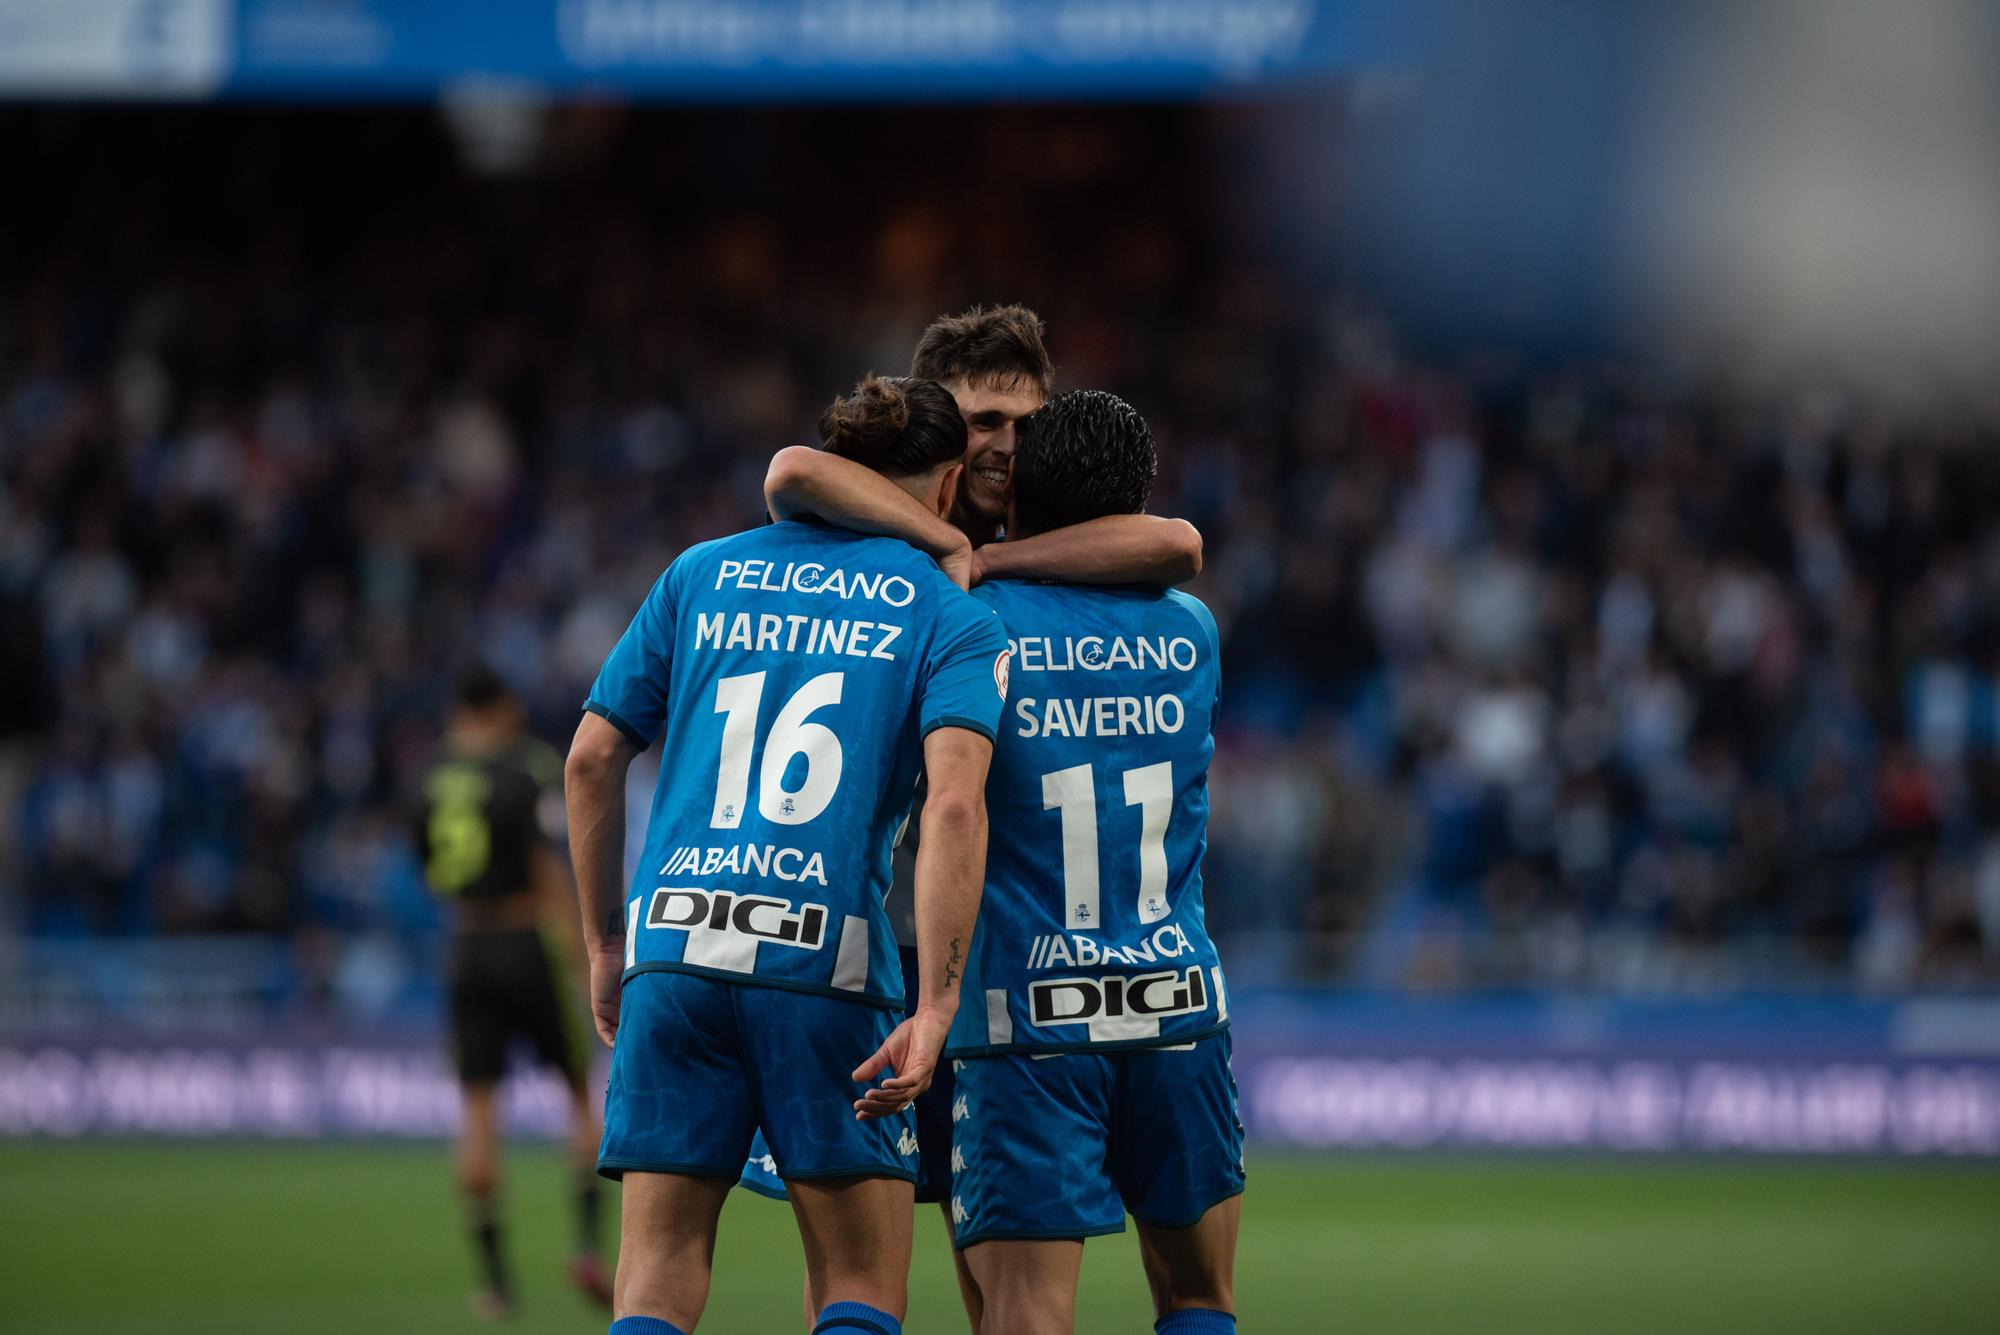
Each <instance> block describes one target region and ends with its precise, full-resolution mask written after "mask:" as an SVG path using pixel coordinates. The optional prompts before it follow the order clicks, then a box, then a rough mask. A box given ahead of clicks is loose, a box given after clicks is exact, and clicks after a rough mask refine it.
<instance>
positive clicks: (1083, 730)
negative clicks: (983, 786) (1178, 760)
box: [1014, 695, 1187, 737]
mask: <svg viewBox="0 0 2000 1335" xmlns="http://www.w3.org/2000/svg"><path fill="white" fill-rule="evenodd" d="M1014 717H1015V718H1016V719H1017V720H1018V721H1019V726H1017V727H1016V728H1015V729H1014V731H1015V733H1016V735H1018V736H1021V737H1153V736H1157V735H1158V734H1160V733H1169V734H1171V733H1176V732H1179V731H1180V730H1181V729H1182V728H1183V727H1185V726H1186V725H1187V706H1186V705H1184V704H1182V703H1181V698H1180V697H1179V696H1178V695H1093V696H1088V697H1086V698H1084V699H1081V700H1066V699H1063V698H1062V697H1061V696H1050V697H1048V698H1046V699H1036V698H1035V697H1034V696H1029V695H1024V696H1022V697H1021V698H1020V699H1018V700H1016V701H1015V702H1014Z"/></svg>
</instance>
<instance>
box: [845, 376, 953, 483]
mask: <svg viewBox="0 0 2000 1335" xmlns="http://www.w3.org/2000/svg"><path fill="white" fill-rule="evenodd" d="M819 438H820V439H821V440H822V441H823V442H825V447H826V450H827V452H828V453H829V454H837V455H839V456H840V457H841V458H843V459H852V460H854V462H855V463H858V464H865V465H867V466H868V467H870V468H872V469H874V470H875V471H876V472H878V473H886V474H888V475H889V476H890V477H916V476H918V475H919V474H922V473H928V472H930V471H931V470H932V469H933V468H937V467H939V466H940V465H943V464H955V463H957V462H958V461H959V460H961V459H963V458H964V457H965V419H964V418H963V417H961V416H959V412H958V401H957V400H956V399H953V398H952V397H951V395H950V394H949V393H947V392H946V391H945V388H944V386H942V385H940V384H938V383H937V382H936V381H934V380H917V379H913V378H910V377H907V376H879V375H869V376H865V377H863V378H862V381H861V383H860V384H858V385H856V386H855V387H854V392H853V393H852V394H850V395H848V396H847V397H846V398H844V399H835V400H834V401H833V402H832V403H831V404H830V405H828V407H827V410H826V411H825V412H823V413H821V414H820V415H819Z"/></svg>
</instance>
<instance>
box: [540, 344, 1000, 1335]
mask: <svg viewBox="0 0 2000 1335" xmlns="http://www.w3.org/2000/svg"><path fill="white" fill-rule="evenodd" d="M821 431H822V433H823V435H824V437H825V441H826V445H827V449H828V451H829V452H830V453H829V457H839V458H841V459H842V460H843V461H845V462H846V463H847V464H848V465H849V466H856V467H863V468H867V469H869V470H871V472H872V473H873V475H875V476H879V477H881V478H882V479H883V480H884V481H885V482H886V483H887V485H890V486H893V487H895V488H896V489H897V490H898V491H899V493H900V494H902V495H904V496H905V497H906V498H908V499H909V500H910V501H911V502H912V503H913V504H916V505H919V506H921V507H923V508H924V509H925V510H926V511H928V512H929V513H931V514H933V515H938V516H942V515H944V514H946V513H948V512H949V511H950V509H951V506H952V501H953V497H954V495H955V493H956V490H957V486H958V479H959V475H960V473H961V471H962V469H963V457H964V453H965V424H964V421H963V419H962V418H960V416H959V415H958V413H957V411H956V405H955V404H954V403H953V401H952V398H951V396H950V395H949V394H948V393H946V392H945V390H943V389H942V388H941V387H939V386H938V385H937V384H935V383H933V382H931V381H927V380H915V379H893V380H892V379H883V378H878V377H874V376H870V377H869V378H867V379H865V380H863V381H862V382H861V384H860V385H859V386H857V387H856V389H855V392H854V393H853V394H851V395H849V396H847V397H845V398H843V399H840V400H838V401H836V402H835V403H834V404H833V405H832V406H830V407H829V408H828V409H827V410H826V413H825V414H824V416H823V417H822V418H821ZM1006 653H1007V641H1006V636H1005V634H1004V632H1003V631H1002V629H1001V627H1000V622H999V618H997V617H996V616H994V615H993V614H992V613H991V612H990V611H988V610H987V609H985V608H983V607H981V606H980V605H979V604H978V603H977V602H976V601H974V600H973V599H972V598H971V597H969V596H968V595H967V594H966V593H965V592H964V591H963V590H962V589H960V588H958V587H956V586H955V585H954V584H953V583H952V582H951V581H950V580H949V579H947V578H946V577H945V576H944V574H943V573H942V572H941V571H940V570H939V569H938V567H937V565H936V563H935V562H933V561H932V560H931V559H930V558H928V557H926V556H925V555H923V554H922V553H920V552H918V551H916V550H914V549H913V548H911V547H910V546H909V545H908V544H907V543H904V542H901V541H898V540H896V539H893V538H887V537H879V536H871V535H868V534H864V533H857V532H853V531H851V530H848V529H843V528H835V527H833V526H831V525H828V524H826V523H823V522H821V521H819V520H817V519H809V518H801V519H792V520H785V521H781V522H778V523H774V524H770V525H767V526H765V527H762V528H758V529H753V530H751V531H749V532H745V533H738V534H736V535H734V536H732V537H728V538H723V539H720V540H718V541H715V542H708V543H703V544H700V545H698V546H695V547H692V548H689V549H688V550H687V551H685V552H683V553H682V554H681V555H680V557H679V558H678V559H676V560H675V561H674V563H673V565H672V566H670V567H669V568H668V569H667V571H666V573H664V574H663V575H661V577H660V579H659V581H658V583H656V584H655V585H654V587H653V590H652V592H651V594H649V595H648V596H647V598H646V601H645V603H644V605H643V606H641V607H640V609H639V612H638V615H637V616H635V617H634V618H633V621H632V624H631V626H630V628H629V629H628V630H627V631H626V632H625V635H624V637H623V638H622V639H621V640H620V641H619V643H618V645H617V646H616V647H615V648H614V649H613V650H612V652H611V655H610V657H609V658H607V659H606V660H605V664H604V668H603V670H602V671H601V672H600V673H599V675H598V678H597V681H596V684H595V685H593V686H592V688H591V691H590V696H589V698H588V700H587V701H586V703H585V705H584V710H585V712H584V716H583V719H582V721H581V723H580V724H579V725H578V727H577V733H576V739H575V742H574V743H573V744H572V746H571V749H570V756H569V763H568V767H567V779H568V798H569V828H570V848H571V853H572V855H573V857H574V860H575V863H576V873H577V884H578V887H579V890H580V893H581V897H582V900H583V907H584V930H585V935H586V938H587V942H588V944H589V947H590V959H591V1000H592V1011H593V1014H594V1016H595V1019H596V1023H597V1029H598V1033H599V1035H600V1037H602V1038H603V1039H604V1041H605V1042H607V1043H610V1044H611V1045H612V1059H611V1084H610V1088H609V1090H608V1091H607V1093H606V1096H605V1114H604V1139H603V1144H602V1147H601V1149H600V1151H599V1155H598V1171H599V1172H601V1173H603V1174H604V1175H605V1176H607V1177H614V1178H622V1179H623V1180H624V1183H625V1190H624V1203H623V1223H624V1232H623V1245H622V1248H621V1251H620V1255H619V1259H618V1271H617V1277H616V1282H615V1286H614V1298H613V1312H614V1315H615V1316H616V1318H617V1319H616V1320H615V1321H613V1323H612V1326H611V1329H612V1332H613V1335H685V1332H687V1331H690V1330H692V1329H693V1328H694V1325H695V1322H696V1321H697V1320H698V1319H699V1318H700V1316H701V1313H702V1309H703V1308H704V1307H705V1306H706V1304H707V1299H708V1285H709V1273H710V1266H711V1262H712V1258H713V1255H714V1247H715V1232H716V1223H717V1218H718V1216H719V1214H720V1212H721V1209H722V1203H723V1200H724V1199H725V1198H726V1196H727V1195H728V1191H729V1188H730V1187H731V1186H732V1185H733V1184H734V1183H735V1181H736V1178H737V1175H738V1173H739V1172H740V1171H741V1168H742V1165H743V1162H744V1159H745V1157H746V1155H747V1154H748V1153H749V1151H750V1147H751V1142H752V1138H753V1136H754V1135H755V1134H756V1133H757V1132H758V1131H759V1130H760V1129H761V1131H762V1132H763V1134H764V1136H765V1138H766V1140H767V1143H768V1149H769V1154H770V1157H771V1159H772V1161H773V1164H774V1166H775V1167H776V1169H777V1172H778V1175H779V1176H780V1177H781V1178H782V1179H783V1180H784V1182H785V1185H786V1188H787V1190H788V1191H789V1193H790V1196H791V1199H792V1204H793V1210H794V1213H795V1214H796V1215H797V1218H798V1222H799V1230H800V1234H801V1236H802V1238H803V1240H804V1243H805V1254H806V1264H807V1284H808V1292H809V1293H811V1294H812V1295H813V1297H814V1300H815V1306H816V1308H817V1311H816V1313H814V1320H815V1325H814V1329H815V1330H817V1331H818V1332H820V1335H898V1332H900V1330H901V1322H902V1319H903V1316H904V1313H905V1311H906V1310H907V1301H908V1294H907V1287H906V1286H907V1282H908V1277H909V1261H910V1231H911V1220H912V1215H913V1213H914V1198H913V1184H914V1181H915V1179H916V1177H917V1166H916V1157H917V1155H916V1148H917V1146H916V1125H915V1122H914V1120H913V1118H912V1115H911V1112H910V1104H911V1103H912V1101H913V1100H914V1099H915V1098H916V1097H917V1096H918V1095H919V1094H921V1093H922V1092H923V1091H924V1089H925V1088H926V1087H927V1086H928V1084H929V1083H930V1081H931V1078H932V1073H933V1071H934V1070H935V1068H936V1066H937V1063H938V1053H939V1051H940V1049H941V1047H942V1044H943V1042H944V1038H945V1034H946V1032H947V1031H948V1029H949V1027H950V1024H951V1020H952V1017H953V1015H954V1014H955V1012H956V1009H957V1004H958V984H959V977H960V975H961V973H962V972H963V970H964V967H965V955H966V951H967V950H968V949H969V947H970V942H971V935H972V923H973V919H974V916H975V914H976V912H977V909H978V904H979V894H980V886H981V883H982V879H983V874H984V869H985V856H986V812H985V803H984V798H983V792H984V788H985V781H986V767H987V763H988V760H989V758H990V757H991V755H992V738H993V735H994V730H995V728H996V727H997V725H998V721H999V715H1000V709H1001V704H1002V699H1001V693H1000V692H999V691H997V690H996V689H995V681H996V677H997V675H998V672H999V665H1000V664H1002V663H1003V662H1004V661H1005V658H1006ZM656 739H657V740H661V741H662V744H663V753H662V757H661V765H660V774H661V780H660V784H659V787H658V789H657V790H656V792H655V795H654V800H653V811H652V816H651V819H650V821H649V823H648V825H647V830H646V842H645V846H644V849H643V851H642V853H641V855H640V861H639V864H638V869H637V871H636V872H635V873H634V876H633V878H632V881H631V884H630V887H629V891H628V890H627V888H626V887H624V886H622V885H621V880H622V875H621V873H622V867H623V862H624V844H625V837H624V810H625V806H624V803H625V775H626V770H627V769H628V768H629V766H630V764H631V761H632V758H633V757H634V756H635V755H637V754H638V752H639V751H641V750H644V749H645V748H647V747H648V746H650V745H652V743H653V742H654V741H655V740H656ZM920 764H921V765H922V766H923V768H924V769H925V771H926V772H927V773H928V774H929V776H930V784H931V806H930V819H931V820H933V821H934V822H936V823H937V825H938V826H939V828H940V830H941V832H942V833H941V834H940V837H938V838H936V839H934V840H932V841H929V842H927V843H926V844H925V845H924V848H923V851H922V854H921V856H920V857H919V860H918V863H917V866H916V869H915V901H916V919H917V922H916V935H917V968H916V973H917V975H918V976H917V980H916V985H915V987H914V988H913V989H911V988H907V987H906V984H905V979H904V977H903V968H902V962H901V957H900V956H899V954H898V951H897V947H896V937H895V933H894V931H893V929H892V927H891V925H890V922H889V918H888V914H887V912H886V910H885V909H884V907H883V900H884V897H885V896H886V894H887V892H888V889H889V883H890V860H891V853H892V848H893V844H894V841H895V839H896V835H897V832H898V829H899V827H900V826H901V824H902V822H903V819H904V812H905V811H906V810H907V807H908V801H909V794H910V792H911V790H912V789H913V788H914V787H915V784H916V779H917V772H918V767H919V765H920ZM912 996H913V997H914V1005H911V1004H909V998H911V997H912ZM906 1008H907V1012H908V1013H907V1018H903V1019H901V1021H900V1022H898V1019H897V1017H898V1016H899V1015H902V1014H903V1013H904V1012H905V1010H906Z"/></svg>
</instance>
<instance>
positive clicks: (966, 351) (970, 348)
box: [910, 306, 1056, 398]
mask: <svg viewBox="0 0 2000 1335" xmlns="http://www.w3.org/2000/svg"><path fill="white" fill-rule="evenodd" d="M910 374H911V375H918V376H922V377H923V378H924V379H926V380H935V381H937V382H938V383H939V384H941V385H948V384H951V383H952V382H953V381H961V382H964V383H966V384H984V383H989V382H990V383H994V384H999V385H1013V384H1016V383H1026V384H1030V385H1033V386H1034V387H1035V388H1036V389H1037V390H1039V391H1040V392H1041V395H1042V397H1043V398H1047V397H1048V396H1049V391H1050V389H1052V388H1053V387H1054V385H1055V382H1056V368H1055V363H1053V362H1051V361H1050V360H1049V350H1048V349H1047V348H1046V347H1044V346H1043V345H1042V317H1041V316H1039V315H1037V314H1035V313H1034V312H1033V311H1031V310H1029V309H1028V308H1027V307H1026V306H995V307H993V308H992V309H991V310H987V309H986V308H984V307H982V306H974V307H973V308H972V309H971V310H969V311H967V312H966V313H965V314H963V315H940V316H939V317H938V318H937V319H935V320H933V321H931V326H930V328H928V329H926V330H924V336H923V337H922V338H920V339H918V340H917V350H916V352H915V353H914V354H913V355H912V356H911V357H910Z"/></svg>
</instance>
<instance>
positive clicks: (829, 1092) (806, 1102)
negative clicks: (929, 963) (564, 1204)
mask: <svg viewBox="0 0 2000 1335" xmlns="http://www.w3.org/2000/svg"><path fill="white" fill-rule="evenodd" d="M897 1019H898V1017H897V1015H896V1013H895V1012H893V1011H888V1010H884V1009H882V1008H881V1007H879V1006H868V1005H863V1004H861V1003H859V1002H853V1001H843V1000H841V999H839V998H837V997H825V996H819V995H817V994H814V993H809V992H796V991H792V990H789V989H782V988H773V987H760V986H757V985H755V984H744V983H731V982H723V981H721V980H719V979H714V978H704V977H699V976H697V975H694V974H687V973H676V972H670V971H665V970H653V971H649V972H646V973H640V974H635V975H633V976H632V977H631V978H629V979H627V980H626V982H625V991H624V996H623V999H622V1001H621V1003H620V1007H619V1016H618V1041H617V1043H616V1045H615V1046H614V1047H613V1049H612V1053H611V1087H610V1089H609V1090H608V1091H606V1093H605V1096H604V1140H603V1144H602V1147H601V1148H600V1149H599V1151H598V1156H597V1171H598V1172H599V1173H601V1174H603V1175H604V1176H606V1177H610V1178H617V1177H622V1176H624V1175H625V1174H626V1173H628V1172H634V1173H689V1174H695V1175H698V1176H712V1177H735V1176H736V1175H737V1174H738V1173H740V1172H741V1171H742V1169H743V1161H744V1157H745V1156H746V1155H747V1154H748V1153H749V1152H750V1146H751V1140H752V1138H753V1137H755V1136H756V1134H757V1131H758V1128H760V1127H761V1128H763V1130H764V1132H765V1135H766V1152H767V1153H768V1154H769V1156H770V1158H771V1160H772V1166H773V1167H774V1168H775V1169H776V1170H777V1173H778V1176H779V1177H781V1178H791V1179H801V1180H803V1179H809V1178H827V1177H895V1178H902V1179H903V1180H904V1181H908V1182H914V1181H916V1178H917V1132H916V1119H915V1118H914V1117H913V1116H912V1115H911V1114H910V1112H909V1111H908V1110H907V1109H905V1110H904V1111H903V1112H901V1113H898V1114H896V1115H895V1116H892V1117H883V1118H879V1119H875V1120H871V1121H857V1120H856V1119H855V1116H854V1100H855V1099H857V1098H859V1097H860V1096H861V1093H862V1086H860V1085H858V1084H856V1083H855V1082H854V1081H853V1080H852V1079H851V1078H850V1077H851V1076H852V1074H853V1071H854V1068H855V1067H857V1066H859V1065H860V1064H861V1063H862V1062H864V1061H866V1060H867V1059H868V1057H869V1055H870V1054H872V1053H873V1052H874V1051H875V1049H876V1048H878V1047H880V1046H881V1045H882V1040H884V1039H885V1038H887V1037H888V1036H889V1031H890V1030H891V1029H893V1028H895V1026H896V1023H897Z"/></svg>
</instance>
